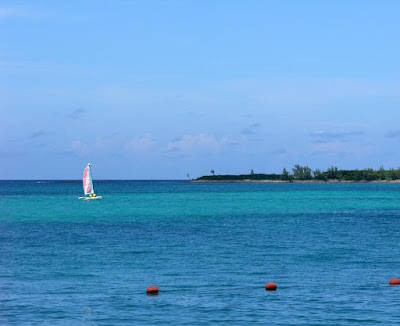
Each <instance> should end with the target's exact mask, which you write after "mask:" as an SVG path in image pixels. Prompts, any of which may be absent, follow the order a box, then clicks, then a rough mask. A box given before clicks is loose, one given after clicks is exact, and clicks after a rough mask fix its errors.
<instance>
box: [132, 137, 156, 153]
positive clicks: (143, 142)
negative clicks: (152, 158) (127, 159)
mask: <svg viewBox="0 0 400 326" xmlns="http://www.w3.org/2000/svg"><path fill="white" fill-rule="evenodd" d="M155 144H156V142H155V141H154V139H153V137H152V136H151V134H150V133H147V134H145V135H144V136H143V137H138V136H136V137H134V138H133V139H131V140H130V141H128V142H127V143H126V144H125V149H126V150H127V151H128V152H136V151H147V150H150V149H152V148H153V147H154V146H155Z"/></svg>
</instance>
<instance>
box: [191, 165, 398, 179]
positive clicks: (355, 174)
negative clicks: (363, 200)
mask: <svg viewBox="0 0 400 326" xmlns="http://www.w3.org/2000/svg"><path fill="white" fill-rule="evenodd" d="M210 172H211V173H212V175H206V176H203V177H200V178H197V179H196V180H203V181H207V180H210V181H225V180H230V181H239V180H272V181H288V182H291V181H295V180H318V181H328V180H337V181H342V180H343V181H374V180H387V181H390V180H398V179H400V168H398V169H389V170H385V169H384V168H383V166H381V167H380V169H379V170H374V169H364V170H339V169H338V168H337V167H335V166H331V167H330V168H329V169H328V170H327V171H322V170H320V169H315V170H311V168H309V167H308V166H300V165H295V166H294V168H293V169H292V173H290V172H289V171H287V170H286V169H283V171H282V173H281V174H262V173H254V172H253V170H251V172H250V174H240V175H215V174H214V170H211V171H210Z"/></svg>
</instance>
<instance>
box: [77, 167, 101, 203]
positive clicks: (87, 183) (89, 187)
mask: <svg viewBox="0 0 400 326" xmlns="http://www.w3.org/2000/svg"><path fill="white" fill-rule="evenodd" d="M83 192H84V193H85V197H79V199H82V200H92V199H101V198H102V197H101V196H96V194H95V193H94V189H93V181H92V170H91V169H90V163H89V164H88V165H87V166H86V168H85V170H83Z"/></svg>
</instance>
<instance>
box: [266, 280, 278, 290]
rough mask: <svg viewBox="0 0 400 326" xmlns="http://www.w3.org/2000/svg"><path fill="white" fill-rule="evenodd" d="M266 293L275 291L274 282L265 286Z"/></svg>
mask: <svg viewBox="0 0 400 326" xmlns="http://www.w3.org/2000/svg"><path fill="white" fill-rule="evenodd" d="M265 290H266V291H276V284H275V283H274V282H269V283H267V284H265Z"/></svg>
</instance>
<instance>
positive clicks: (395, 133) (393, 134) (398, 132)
mask: <svg viewBox="0 0 400 326" xmlns="http://www.w3.org/2000/svg"><path fill="white" fill-rule="evenodd" d="M385 137H387V138H400V130H392V131H389V132H388V133H387V134H386V135H385Z"/></svg>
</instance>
